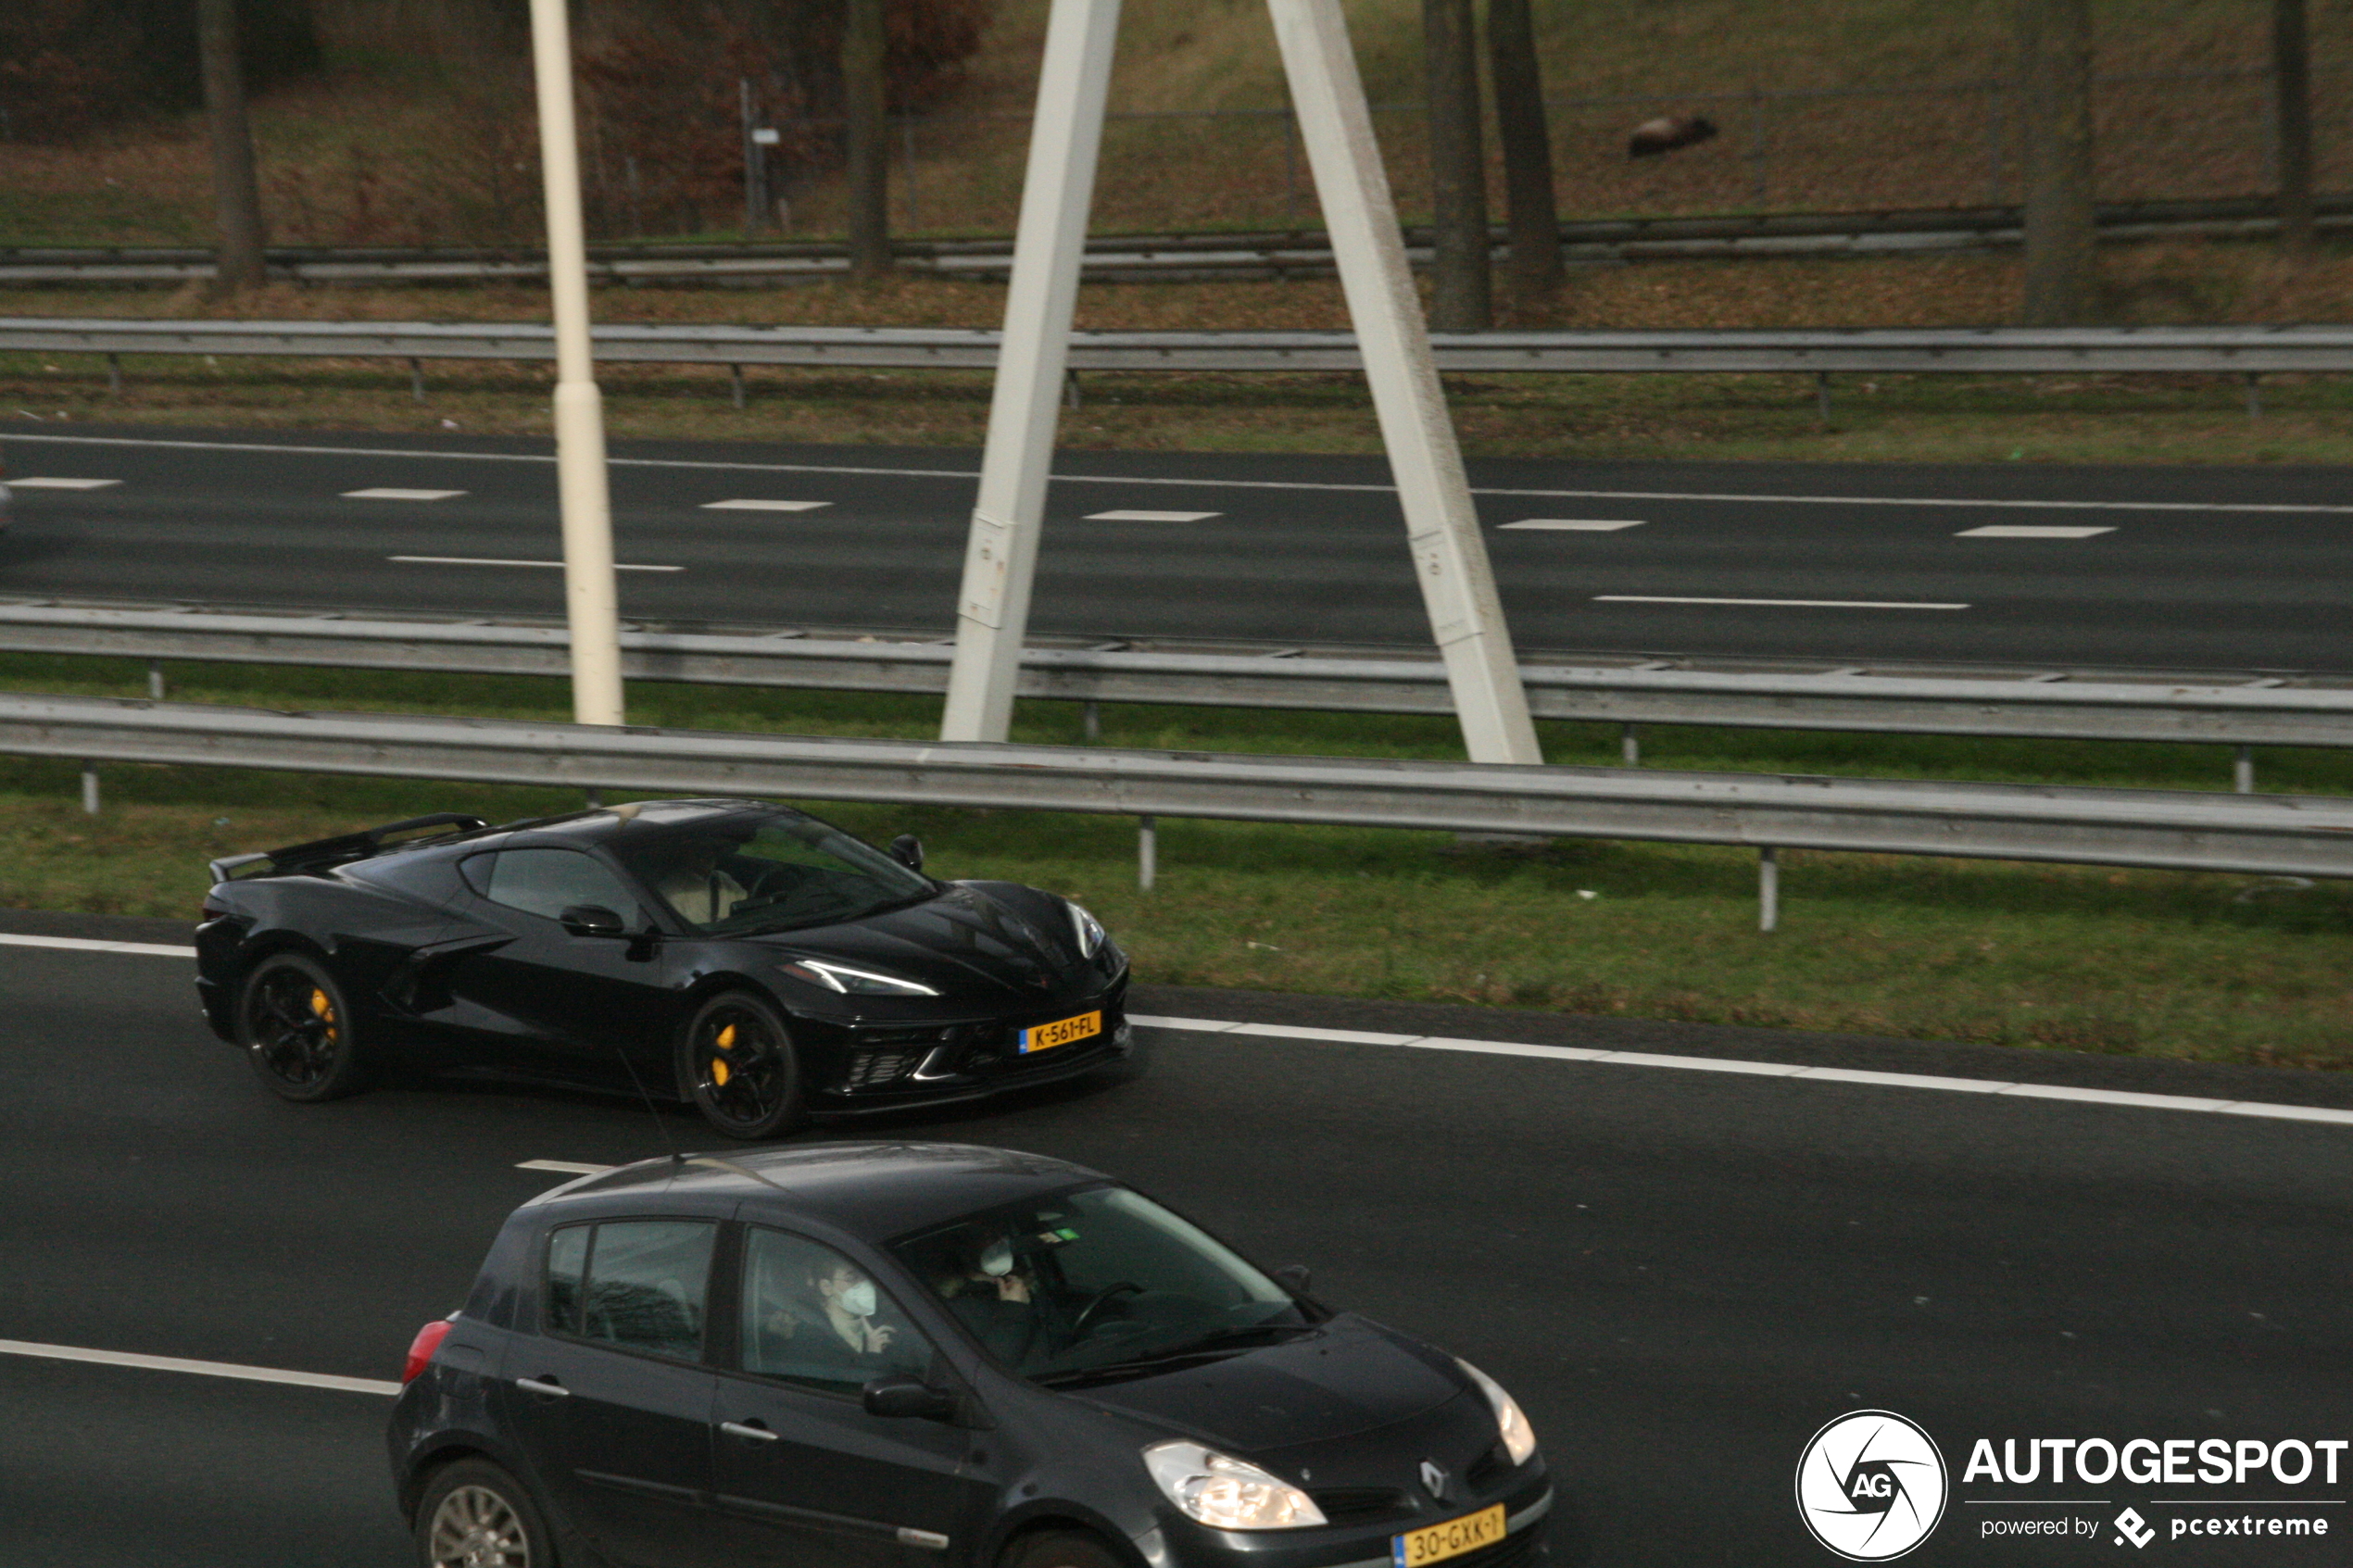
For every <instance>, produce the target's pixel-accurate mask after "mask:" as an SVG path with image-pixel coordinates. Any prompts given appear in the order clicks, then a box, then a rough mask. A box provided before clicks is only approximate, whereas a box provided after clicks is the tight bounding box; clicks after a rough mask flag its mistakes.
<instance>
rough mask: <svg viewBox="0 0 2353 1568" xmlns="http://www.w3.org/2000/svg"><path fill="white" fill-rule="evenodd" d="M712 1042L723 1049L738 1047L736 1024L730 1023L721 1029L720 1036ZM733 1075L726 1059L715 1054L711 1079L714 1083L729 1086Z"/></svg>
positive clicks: (723, 1086)
mask: <svg viewBox="0 0 2353 1568" xmlns="http://www.w3.org/2000/svg"><path fill="white" fill-rule="evenodd" d="M711 1043H712V1044H713V1045H715V1046H717V1047H719V1048H720V1049H721V1050H723V1051H731V1050H734V1049H735V1048H736V1026H735V1025H734V1024H732V1023H730V1024H729V1025H727V1027H726V1028H724V1029H722V1030H721V1031H719V1035H718V1038H716V1039H715V1040H713V1041H712V1042H711ZM731 1076H733V1074H731V1073H729V1072H728V1071H727V1064H726V1062H725V1061H724V1060H721V1059H720V1058H718V1057H715V1056H714V1057H712V1058H711V1082H712V1083H713V1084H716V1085H719V1086H720V1087H721V1088H723V1089H724V1088H725V1087H726V1086H727V1080H728V1079H729V1078H730V1077H731Z"/></svg>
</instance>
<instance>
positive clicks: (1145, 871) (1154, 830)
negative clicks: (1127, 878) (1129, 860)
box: [1136, 817, 1160, 893]
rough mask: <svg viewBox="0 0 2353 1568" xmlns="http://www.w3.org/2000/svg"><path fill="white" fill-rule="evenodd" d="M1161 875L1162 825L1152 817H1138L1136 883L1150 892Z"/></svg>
mask: <svg viewBox="0 0 2353 1568" xmlns="http://www.w3.org/2000/svg"><path fill="white" fill-rule="evenodd" d="M1159 875H1160V826H1159V824H1158V823H1157V822H1154V821H1153V819H1151V818H1150V817H1139V818H1137V819H1136V885H1137V886H1139V887H1140V888H1142V889H1143V890H1144V891H1145V892H1147V893H1150V892H1151V890H1152V883H1153V882H1154V881H1155V880H1157V879H1158V877H1159Z"/></svg>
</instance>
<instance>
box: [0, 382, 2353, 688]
mask: <svg viewBox="0 0 2353 1568" xmlns="http://www.w3.org/2000/svg"><path fill="white" fill-rule="evenodd" d="M123 443H127V444H123ZM546 454H547V445H546V444H545V443H543V442H532V441H522V440H500V439H491V438H472V437H464V436H445V437H438V438H436V437H429V436H416V435H405V436H397V437H384V436H334V435H320V434H308V433H303V434H293V435H284V436H279V435H261V436H256V435H253V434H251V433H245V434H238V433H214V434H208V433H202V432H147V433H140V432H132V431H107V430H104V429H100V428H97V427H89V426H77V427H74V429H73V430H72V432H70V433H67V432H63V431H58V430H55V429H51V430H47V431H32V430H29V429H24V428H10V429H8V430H6V431H5V432H0V455H5V456H6V458H7V460H8V462H9V463H10V465H11V467H12V470H13V471H14V473H15V474H16V475H17V476H18V477H19V479H20V480H22V481H25V482H27V483H24V484H23V485H21V486H20V488H19V495H18V507H17V510H18V519H19V521H18V523H17V527H16V529H15V531H14V532H13V533H12V534H10V535H9V536H8V537H7V538H6V539H5V540H0V595H51V596H68V597H90V596H99V597H120V598H132V599H156V598H179V599H191V600H198V601H204V602H209V603H220V604H271V605H302V606H311V607H326V608H378V609H394V610H399V609H409V610H418V609H429V610H434V611H450V610H455V611H460V612H463V613H467V614H482V615H499V614H538V615H553V614H559V613H560V609H561V599H560V572H558V571H555V570H552V569H551V566H550V565H549V564H546V563H552V562H554V561H555V560H556V559H557V558H558V556H559V551H560V546H559V544H558V533H557V514H556V505H555V476H554V471H553V469H552V467H551V466H550V464H549V463H548V462H547V460H546ZM614 456H615V458H616V464H615V467H614V469H613V495H614V508H615V513H616V517H617V520H618V521H617V537H618V546H617V547H618V552H619V558H620V560H621V561H622V562H623V563H624V565H626V566H627V567H630V568H646V569H655V570H628V571H623V572H622V573H621V593H622V603H623V611H624V613H626V614H632V615H636V616H641V617H646V618H649V619H659V620H689V621H692V620H702V621H734V622H751V623H763V624H764V623H774V624H785V625H790V624H812V625H824V626H849V627H867V628H874V629H893V630H896V629H914V630H922V629H930V630H934V631H938V632H947V631H950V630H952V628H953V624H954V622H953V607H954V600H955V593H956V583H957V576H958V573H959V571H961V566H962V561H963V541H964V531H965V525H966V521H967V519H968V516H969V510H970V507H971V504H972V498H973V489H974V472H975V468H976V460H975V458H974V457H973V455H971V454H968V453H960V452H953V451H942V450H938V449H914V448H910V449H897V450H894V449H860V448H847V447H837V446H828V447H802V448H790V447H781V446H768V445H721V444H716V443H708V444H692V443H680V442H667V443H648V442H629V443H621V444H618V445H616V446H615V447H614ZM1387 478H1388V475H1387V469H1386V464H1385V463H1384V462H1383V461H1382V460H1380V459H1378V458H1302V457H1282V456H1202V455H1185V454H1148V453H1135V454H1101V453H1075V454H1066V455H1065V456H1064V457H1063V458H1062V459H1061V477H1060V478H1059V479H1058V481H1057V483H1056V484H1055V485H1054V487H1053V490H1052V493H1051V497H1050V505H1049V521H1048V528H1047V533H1046V535H1045V541H1044V545H1043V551H1042V555H1041V558H1040V567H1039V576H1038V589H1037V596H1036V602H1035V608H1034V618H1033V627H1034V629H1035V630H1036V631H1038V632H1039V633H1069V634H1078V635H1089V636H1103V637H1153V638H1239V639H1250V640H1253V641H1266V640H1273V641H1278V642H1293V641H1295V642H1312V643H1341V644H1396V645H1408V646H1427V644H1428V622H1427V621H1426V620H1425V619H1424V616H1423V612H1422V608H1421V605H1420V600H1419V596H1418V595H1417V593H1416V588H1415V585H1414V582H1413V575H1412V571H1411V568H1410V563H1409V561H1408V558H1407V555H1406V548H1405V541H1404V533H1403V525H1402V522H1401V521H1400V517H1399V513H1398V510H1397V506H1396V502H1395V499H1394V497H1393V495H1391V494H1390V493H1389V491H1388V489H1387ZM44 480H49V481H58V480H63V481H106V482H109V483H105V484H103V486H102V487H99V488H89V489H71V488H47V487H40V486H38V484H37V483H34V482H39V481H44ZM1473 483H1474V484H1475V486H1477V488H1478V491H1479V495H1478V505H1479V509H1480V513H1481V516H1482V518H1483V520H1484V521H1485V522H1486V523H1487V524H1488V540H1489V546H1490V549H1491V556H1492V558H1493V561H1494V564H1495V572H1496V577H1497V580H1498V583H1499V584H1500V587H1501V590H1502V594H1503V598H1504V606H1505V608H1506V610H1507V612H1508V614H1509V616H1510V619H1511V621H1512V626H1513V630H1514V634H1515V636H1516V639H1517V641H1518V643H1519V645H1520V646H1522V647H1523V648H1528V649H1548V650H1564V651H1573V650H1592V651H1613V652H1625V651H1639V652H1648V653H1653V654H1695V655H1741V656H1755V657H1767V658H1776V657H1783V656H1788V657H1802V658H1807V659H1858V660H1869V659H1886V660H1896V659H1903V660H1965V661H1977V662H1996V663H2005V664H2015V663H2020V662H2029V663H2036V662H2047V663H2052V664H2059V665H2098V666H2133V667H2142V668H2150V667H2165V668H2189V669H2230V670H2239V669H2245V670H2256V671H2268V670H2309V671H2346V670H2348V669H2353V645H2348V641H2347V638H2346V637H2345V635H2344V624H2345V607H2344V590H2343V586H2342V584H2343V583H2344V582H2345V581H2346V580H2347V576H2348V575H2353V493H2348V491H2347V487H2346V485H2345V483H2344V480H2343V477H2342V471H2341V470H2334V469H2326V468H2284V467H2269V468H2259V469H2224V468H2196V469H2167V468H2157V467H2138V468H2108V469H2096V468H2056V467H2027V466H2023V465H2016V466H1976V467H1961V466H1954V467H1941V468H1940V467H1897V466H1871V465H1858V464H1837V465H1831V464H1823V465H1798V464H1737V463H1612V464H1602V463H1574V462H1540V461H1501V460H1498V461H1486V462H1481V463H1478V464H1476V465H1474V468H1473ZM367 490H390V491H395V492H409V493H411V494H407V495H376V496H355V495H350V494H349V493H350V492H354V491H367ZM414 493H424V494H423V495H419V494H414ZM726 501H737V502H744V501H749V502H767V503H774V502H787V503H818V504H817V505H813V506H812V507H810V508H807V509H802V510H776V509H758V508H730V509H713V508H712V505H711V504H712V503H714V502H726ZM1136 511H1142V512H1148V513H1161V514H1174V515H1173V516H1169V515H1164V516H1160V517H1148V518H1142V519H1137V518H1115V517H1114V518H1104V517H1101V516H1098V515H1097V514H1101V513H1105V512H1136ZM1530 521H1539V522H1553V523H1560V522H1569V523H1579V524H1587V525H1591V524H1597V523H1605V524H1629V525H1630V526H1624V527H1616V528H1593V527H1590V526H1588V527H1579V528H1559V527H1535V528H1524V527H1517V526H1515V525H1516V524H1521V523H1526V522H1530ZM1988 527H1993V528H2002V529H2013V530H2014V529H2020V528H2025V529H2061V530H2075V531H2082V530H2093V531H2095V532H2092V533H2088V534H2084V535H2082V536H2057V537H2055V536H2027V537H2022V536H2017V535H2015V534H2010V535H1987V534H1982V533H1972V532H1970V531H1973V530H1980V529H1984V528H1988ZM404 557H406V558H412V559H403V558H404ZM532 562H540V563H543V564H540V565H533V564H530V563H532ZM1682 600H1694V601H1707V602H1671V601H1682ZM1720 601H1761V602H1720Z"/></svg>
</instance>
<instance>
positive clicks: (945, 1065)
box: [196, 800, 1129, 1138]
mask: <svg viewBox="0 0 2353 1568" xmlns="http://www.w3.org/2000/svg"><path fill="white" fill-rule="evenodd" d="M922 866H923V847H922V846H921V845H919V844H917V843H916V842H915V840H914V839H913V838H912V837H902V838H900V839H899V840H897V841H896V842H895V843H894V844H893V845H892V847H891V848H890V850H889V851H887V852H886V851H884V850H881V849H877V848H875V847H872V846H871V845H867V844H863V843H862V842H860V841H859V840H858V839H856V838H853V837H851V836H850V835H849V834H846V833H843V832H842V831H841V830H840V829H838V828H836V827H833V826H831V825H830V824H828V823H826V822H821V821H819V820H818V819H817V818H815V817H812V816H810V815H809V814H808V813H806V812H804V811H799V810H796V809H793V808H791V807H789V806H782V805H774V804H770V803H766V802H761V801H750V800H660V801H645V802H638V803H633V804H629V805H622V806H615V807H611V808H610V809H596V810H589V811H578V812H573V813H572V814H570V815H567V816H561V817H547V818H541V819H537V820H535V821H531V822H510V823H508V824H506V825H505V826H503V827H492V826H490V825H489V824H487V823H486V822H484V821H483V820H482V819H481V818H479V817H469V816H463V815H459V814H458V813H455V812H446V813H439V814H436V815H434V816H429V817H418V818H412V819H410V820H409V821H408V822H391V823H387V824H385V825H384V826H383V827H379V828H371V829H369V830H367V831H365V832H361V833H354V834H343V835H340V836H337V837H334V838H327V839H321V840H318V841H317V842H315V843H310V844H297V845H293V846H290V847H286V848H283V849H273V850H271V851H269V852H268V853H266V854H259V855H243V856H237V857H234V858H233V859H224V860H216V861H214V862H213V876H214V885H213V888H212V891H211V892H210V893H209V894H208V895H207V896H206V898H205V908H204V922H203V923H202V924H201V925H199V926H198V927H197V928H196V989H197V993H198V995H199V996H200V997H202V998H203V1002H204V1009H205V1014H206V1017H207V1018H208V1020H209V1021H210V1022H211V1024H212V1028H213V1031H214V1033H216V1034H218V1035H220V1037H221V1038H222V1039H224V1040H227V1041H230V1042H231V1043H232V1044H234V1045H238V1046H241V1047H244V1048H245V1056H246V1060H248V1061H249V1062H250V1063H251V1064H252V1066H253V1069H254V1072H255V1073H256V1074H257V1075H258V1077H259V1078H260V1079H261V1081H262V1083H263V1084H265V1085H268V1086H269V1087H270V1088H271V1090H272V1091H274V1092H275V1093H277V1094H280V1095H283V1096H284V1097H285V1098H288V1099H294V1100H321V1099H332V1098H336V1097H337V1096H340V1095H346V1094H349V1093H351V1092H353V1091H354V1090H355V1089H358V1088H360V1087H363V1086H364V1085H366V1083H367V1082H368V1081H369V1079H370V1078H371V1076H373V1075H375V1074H378V1073H387V1072H397V1071H401V1070H453V1069H454V1070H460V1071H468V1072H477V1073H482V1072H488V1073H505V1074H520V1075H523V1076H528V1077H534V1078H540V1079H552V1080H558V1081H562V1082H570V1083H577V1084H584V1085H591V1086H603V1087H610V1088H615V1089H620V1090H623V1091H624V1092H626V1091H630V1090H632V1089H635V1090H636V1091H638V1092H642V1093H648V1094H658V1095H661V1096H662V1097H663V1098H677V1099H682V1100H686V1101H688V1102H690V1103H691V1104H693V1105H695V1106H696V1107H697V1108H698V1109H699V1110H701V1111H702V1113H703V1115H704V1116H705V1117H706V1118H707V1119H708V1120H709V1121H710V1122H711V1123H712V1125H714V1126H716V1127H717V1128H718V1129H719V1130H720V1131H721V1132H723V1133H726V1134H728V1135H732V1136H736V1137H742V1138H765V1137H771V1136H774V1135H775V1134H777V1133H778V1132H781V1131H784V1130H786V1129H787V1128H789V1127H791V1126H792V1125H794V1124H795V1123H798V1122H799V1121H800V1120H801V1118H802V1117H803V1116H804V1114H807V1113H812V1112H817V1113H826V1112H830V1113H840V1114H854V1113H857V1112H860V1111H869V1110H890V1109H893V1108H897V1107H903V1106H907V1105H911V1104H936V1103H937V1102H939V1101H942V1100H953V1099H962V1098H972V1097H974V1096H978V1095H986V1094H990V1093H994V1092H996V1091H998V1090H1001V1089H1009V1088H1013V1087H1017V1086H1021V1085H1032V1084H1038V1083H1041V1082H1044V1081H1047V1080H1051V1079H1056V1078H1067V1077H1072V1076H1076V1075H1079V1074H1084V1073H1090V1072H1093V1071H1095V1070H1096V1069H1098V1068H1101V1067H1104V1066H1106V1065H1108V1064H1110V1063H1112V1062H1114V1061H1116V1060H1120V1059H1121V1058H1123V1057H1125V1056H1126V1054H1127V1051H1128V1048H1129V1034H1128V1028H1127V1022H1126V1015H1125V1012H1124V1007H1125V1002H1126V990H1127V960H1126V956H1125V955H1124V954H1123V953H1121V951H1120V950H1119V947H1118V946H1117V944H1115V943H1114V942H1113V941H1112V939H1111V938H1110V937H1109V936H1108V935H1105V933H1104V931H1103V928H1102V926H1101V923H1100V922H1097V921H1096V919H1095V917H1094V916H1093V915H1091V914H1089V913H1088V912H1087V910H1085V909H1082V908H1080V907H1079V906H1078V905H1076V904H1074V903H1072V902H1071V901H1070V900H1068V899H1066V898H1062V897H1056V896H1055V895H1053V894H1051V893H1046V892H1042V891H1040V890H1038V889H1037V888H1034V887H1024V886H1022V885H1020V884H1016V883H1009V882H959V883H943V882H937V881H934V880H933V879H932V878H930V877H927V876H925V875H924V874H923V871H922Z"/></svg>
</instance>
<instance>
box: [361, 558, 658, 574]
mask: <svg viewBox="0 0 2353 1568" xmlns="http://www.w3.org/2000/svg"><path fill="white" fill-rule="evenodd" d="M384 559H386V560H396V561H404V562H407V563H408V564H409V565H411V566H537V567H547V568H549V569H551V570H553V571H562V570H563V564H564V563H563V562H561V561H560V560H501V559H496V558H491V557H487V556H386V557H384ZM612 569H613V570H614V571H686V568H685V567H683V566H632V565H631V564H630V563H629V562H627V561H615V562H613V563H612Z"/></svg>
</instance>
